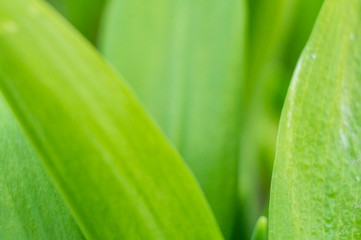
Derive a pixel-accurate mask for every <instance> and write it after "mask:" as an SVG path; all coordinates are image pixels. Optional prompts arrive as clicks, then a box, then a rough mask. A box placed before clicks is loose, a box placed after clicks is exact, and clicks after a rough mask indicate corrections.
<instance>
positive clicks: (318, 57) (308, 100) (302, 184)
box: [269, 0, 361, 240]
mask: <svg viewBox="0 0 361 240" xmlns="http://www.w3.org/2000/svg"><path fill="white" fill-rule="evenodd" d="M360 25H361V2H360V1H359V0H350V1H337V0H326V1H325V3H324V5H323V8H322V10H321V13H320V16H319V18H318V20H317V23H316V26H315V29H314V32H313V34H312V36H311V38H310V40H309V42H308V44H307V47H306V49H305V50H304V52H303V54H302V57H301V59H300V60H299V63H298V66H297V70H296V71H295V73H294V76H293V80H292V83H291V87H290V89H289V92H288V96H287V100H286V104H285V108H284V110H283V113H282V118H281V123H280V131H279V135H278V143H277V156H276V162H275V168H274V173H273V179H272V188H271V202H270V217H269V220H270V222H269V238H270V240H278V239H294V240H301V239H360V238H361V230H360V229H361V228H360V226H361V225H360V224H361V222H360V220H359V219H360V218H359V216H360V214H361V210H360V207H359V195H360V192H361V184H360V176H361V167H360V164H359V159H360V157H361V154H360V148H361V138H360V136H361V124H360V121H359V119H361V105H360V104H359V103H360V101H361V82H360V79H361V71H360V69H361V62H360V59H361V28H360Z"/></svg>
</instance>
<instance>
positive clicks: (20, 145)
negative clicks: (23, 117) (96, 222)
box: [0, 94, 83, 239]
mask: <svg viewBox="0 0 361 240" xmlns="http://www.w3.org/2000/svg"><path fill="white" fill-rule="evenodd" d="M0 119H1V123H0V196H1V197H0V239H83V236H82V233H81V231H80V229H79V227H78V225H77V223H76V221H75V220H74V218H73V216H72V215H71V213H70V210H69V209H68V207H67V206H66V205H65V204H64V201H63V199H62V197H61V196H60V194H59V192H58V191H57V190H56V189H55V186H54V184H53V183H52V182H51V180H50V177H49V175H48V174H47V172H46V170H45V168H44V166H43V165H42V163H41V161H40V158H39V157H38V155H37V154H36V152H35V150H34V149H33V147H32V146H31V144H30V143H29V141H28V140H27V139H26V138H25V135H24V132H23V131H22V130H21V128H20V125H19V123H18V122H17V121H16V119H15V118H14V116H13V114H12V113H11V111H10V109H9V107H8V106H7V105H6V103H5V100H4V98H3V97H2V95H1V94H0Z"/></svg>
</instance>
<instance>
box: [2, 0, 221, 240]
mask: <svg viewBox="0 0 361 240" xmlns="http://www.w3.org/2000/svg"><path fill="white" fill-rule="evenodd" d="M0 3H1V4H0V13H1V14H0V25H1V26H2V28H1V31H2V32H0V49H1V52H2V54H1V56H0V86H1V90H2V92H3V93H4V95H5V97H6V99H7V100H8V102H9V104H10V105H11V107H12V109H13V110H14V112H15V114H16V115H17V117H18V119H19V121H20V122H21V124H22V125H23V127H24V129H25V130H26V133H27V135H28V137H29V138H30V140H31V142H32V143H33V145H34V146H35V148H36V149H37V151H38V152H39V154H40V156H41V157H42V159H43V163H44V164H45V166H46V168H47V170H48V171H49V173H50V175H51V177H52V178H53V179H54V182H55V183H56V185H57V187H58V188H59V189H60V192H61V194H62V195H63V197H64V199H65V201H66V202H67V203H68V204H69V206H70V208H71V210H72V211H73V213H74V215H75V217H76V219H77V220H78V222H79V225H80V226H81V228H82V229H83V232H84V233H85V235H86V237H88V238H90V239H113V238H119V237H121V238H124V239H134V238H142V239H163V238H174V239H187V238H199V239H202V238H207V239H208V238H209V239H221V235H220V233H219V230H218V228H217V225H216V223H215V221H214V217H213V215H212V213H211V212H210V210H209V208H208V205H207V203H206V201H205V199H204V197H203V195H202V193H201V192H200V190H199V187H198V185H197V183H196V181H195V180H194V178H193V176H192V175H191V174H190V173H189V171H188V169H187V168H186V167H185V165H184V164H183V162H182V160H181V158H180V157H179V155H178V154H177V153H176V151H175V150H174V148H173V147H172V146H170V145H169V144H168V142H167V141H166V139H165V138H164V137H163V135H162V134H161V133H160V132H159V130H158V128H157V127H156V126H155V125H154V123H153V122H152V120H150V119H149V118H148V116H147V115H146V113H145V112H144V110H143V108H142V107H141V105H140V104H139V102H138V100H137V99H136V98H135V97H134V96H133V93H132V92H131V90H129V88H128V86H127V85H126V84H125V83H124V81H123V80H122V79H120V78H119V77H118V75H117V74H116V73H115V72H114V71H113V70H112V69H110V68H109V67H108V66H107V65H106V63H105V62H104V61H103V60H102V59H101V58H100V56H99V55H98V54H97V53H96V52H95V51H94V50H93V49H92V48H91V47H90V45H89V44H87V43H86V42H84V41H83V39H81V38H80V37H79V36H78V35H77V34H76V33H75V32H74V31H73V30H72V29H71V28H69V25H67V24H65V23H64V22H63V20H61V19H60V18H59V17H58V16H56V15H55V14H54V13H53V12H52V11H51V9H50V8H47V7H45V5H44V4H43V3H42V2H39V1H27V0H16V1H12V2H11V3H9V2H8V1H6V0H1V1H0ZM34 26H36V27H34ZM44 39H45V40H44ZM49 43H51V45H50V44H49Z"/></svg>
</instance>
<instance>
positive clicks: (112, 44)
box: [100, 0, 247, 238]
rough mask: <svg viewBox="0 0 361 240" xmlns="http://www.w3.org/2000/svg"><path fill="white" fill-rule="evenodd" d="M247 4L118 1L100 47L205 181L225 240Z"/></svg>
mask: <svg viewBox="0 0 361 240" xmlns="http://www.w3.org/2000/svg"><path fill="white" fill-rule="evenodd" d="M246 11H247V9H246V6H245V1H244V0H201V1H193V0H155V1H148V0H115V1H110V2H109V5H108V7H107V8H106V12H105V15H104V16H105V18H104V21H103V24H102V31H101V33H102V36H101V41H100V46H101V47H100V48H101V50H102V52H103V53H104V54H105V56H106V57H107V58H108V59H109V60H110V62H112V64H114V66H115V67H116V68H117V69H118V70H119V71H120V72H121V73H122V74H124V76H125V78H126V79H127V80H128V81H129V83H130V84H131V85H132V87H134V89H135V91H136V93H137V94H138V95H139V96H140V99H141V100H142V102H144V104H145V106H146V107H147V109H148V110H149V111H150V113H151V114H152V116H153V117H154V118H155V119H156V120H157V122H158V123H159V124H160V126H161V127H162V129H163V131H164V132H165V134H166V135H167V136H168V137H169V139H170V140H171V141H172V142H173V143H174V144H175V146H176V147H177V149H178V150H179V151H180V153H181V154H182V156H183V158H184V160H185V161H186V162H187V164H188V165H189V167H190V168H191V169H192V171H193V173H194V174H195V176H196V178H197V180H198V181H199V183H200V185H201V187H202V189H203V191H204V193H205V195H206V197H207V199H208V201H209V203H210V205H211V207H212V209H213V211H214V213H215V216H216V218H217V220H218V223H219V225H220V226H221V229H222V230H223V233H224V235H225V237H226V238H228V237H229V236H230V234H231V231H232V227H233V225H234V218H235V213H236V212H237V210H236V192H237V186H236V185H237V178H238V177H237V176H238V173H237V168H238V167H237V166H238V159H239V139H240V126H241V120H242V111H243V107H242V106H243V104H242V100H243V82H244V78H243V77H244V76H243V74H244V59H243V58H244V48H245V42H244V40H245V24H246Z"/></svg>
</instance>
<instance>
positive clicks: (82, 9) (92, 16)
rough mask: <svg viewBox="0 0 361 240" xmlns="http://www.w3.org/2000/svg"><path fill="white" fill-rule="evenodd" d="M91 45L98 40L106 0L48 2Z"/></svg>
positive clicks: (54, 0)
mask: <svg viewBox="0 0 361 240" xmlns="http://www.w3.org/2000/svg"><path fill="white" fill-rule="evenodd" d="M48 1H49V2H50V3H51V4H52V5H53V6H54V7H55V8H56V9H57V10H58V11H59V12H60V13H61V14H63V15H64V16H65V17H66V18H67V19H68V20H69V21H70V22H71V23H72V24H73V25H74V27H76V28H77V29H78V30H79V31H80V32H81V33H82V34H83V35H84V36H85V37H86V38H88V39H89V40H90V41H91V42H92V43H93V44H95V43H96V42H97V40H98V29H99V22H100V19H101V16H102V14H103V9H104V5H105V3H106V0H91V1H88V0H48Z"/></svg>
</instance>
